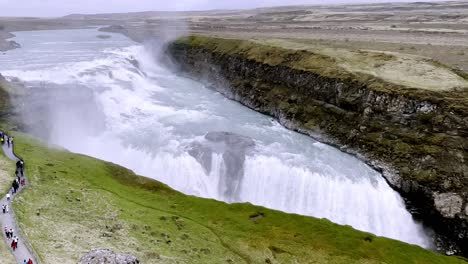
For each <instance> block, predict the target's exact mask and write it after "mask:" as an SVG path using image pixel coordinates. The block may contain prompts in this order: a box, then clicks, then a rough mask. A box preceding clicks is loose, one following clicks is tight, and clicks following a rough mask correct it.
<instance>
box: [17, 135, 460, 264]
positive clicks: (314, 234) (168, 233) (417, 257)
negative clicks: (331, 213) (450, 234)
mask: <svg viewBox="0 0 468 264" xmlns="http://www.w3.org/2000/svg"><path fill="white" fill-rule="evenodd" d="M14 136H15V142H16V147H17V149H16V150H17V153H18V154H19V155H21V156H22V157H23V158H24V159H25V160H26V165H27V171H28V175H29V177H30V181H31V183H32V184H31V188H28V189H27V190H26V191H24V192H22V193H21V194H20V196H19V198H18V199H17V200H16V201H15V205H14V206H15V209H16V210H17V216H18V218H19V221H20V223H21V227H22V228H23V230H24V233H25V234H26V235H27V237H28V239H29V240H30V242H31V244H32V245H33V247H34V248H35V250H36V251H37V252H38V254H39V256H40V258H41V259H42V261H43V262H44V263H76V261H77V260H78V259H79V257H80V256H81V255H83V254H84V253H85V252H86V251H88V250H90V249H92V248H96V247H105V248H111V249H114V250H116V251H117V252H122V253H124V252H125V253H131V254H134V255H136V256H138V257H139V258H140V259H141V260H142V261H143V263H465V262H464V261H463V260H461V259H459V258H455V257H445V256H441V255H438V254H435V253H432V252H430V251H427V250H424V249H421V248H419V247H417V246H412V245H407V244H405V243H401V242H398V241H394V240H390V239H386V238H381V237H376V236H374V235H371V234H368V233H364V232H359V231H356V230H354V229H352V228H351V227H348V226H339V225H336V224H333V223H331V222H329V221H327V220H321V219H315V218H311V217H305V216H299V215H291V214H286V213H282V212H278V211H273V210H268V209H265V208H262V207H257V206H253V205H250V204H232V205H229V204H225V203H222V202H218V201H214V200H209V199H201V198H196V197H191V196H186V195H183V194H181V193H178V192H176V191H174V190H172V189H170V188H168V187H167V186H165V185H163V184H161V183H159V182H156V181H153V180H150V179H147V178H143V177H139V176H136V175H135V174H133V173H132V172H131V171H129V170H126V169H124V168H122V167H119V166H117V165H114V164H111V163H107V162H103V161H99V160H96V159H93V158H90V157H86V156H82V155H77V154H73V153H69V152H66V151H63V150H60V149H51V148H48V147H46V146H45V145H43V144H41V143H39V142H38V141H36V140H35V139H32V138H30V137H28V136H26V135H23V134H19V133H16V134H14Z"/></svg>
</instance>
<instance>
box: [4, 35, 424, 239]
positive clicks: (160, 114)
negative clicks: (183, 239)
mask: <svg viewBox="0 0 468 264" xmlns="http://www.w3.org/2000/svg"><path fill="white" fill-rule="evenodd" d="M97 34H98V33H97V31H94V30H73V31H41V32H20V33H18V34H17V38H16V39H15V40H16V41H18V42H19V43H20V44H22V46H23V48H22V49H20V50H15V51H11V52H8V53H7V54H6V55H5V56H3V57H2V58H0V65H1V66H0V71H1V72H2V74H3V75H5V76H6V77H7V78H8V79H10V80H14V79H17V80H20V81H21V82H23V83H24V85H25V86H26V89H29V91H30V92H31V93H39V94H40V97H39V98H40V99H37V97H36V99H35V100H34V101H32V102H29V103H28V104H27V105H25V106H23V107H24V108H23V114H24V118H25V120H41V123H42V126H39V124H37V123H36V124H33V125H32V126H31V131H32V132H33V133H36V134H42V135H43V136H45V137H47V138H48V139H49V140H50V141H51V142H52V143H54V144H58V145H61V146H63V147H65V148H67V149H70V150H71V151H74V152H79V153H84V154H87V155H91V156H94V157H98V158H102V159H105V160H109V161H112V162H115V163H118V164H121V165H123V166H126V167H128V168H130V169H132V170H134V171H135V172H137V173H138V174H142V175H145V176H148V177H152V178H154V179H157V180H160V181H161V182H164V183H166V184H168V185H170V186H171V187H173V188H175V189H177V190H179V191H182V192H184V193H187V194H193V195H197V196H201V197H207V198H214V199H218V200H223V201H227V202H251V203H254V204H258V205H263V206H266V207H269V208H273V209H278V210H282V211H286V212H291V213H298V214H304V215H310V216H315V217H324V218H328V219H330V220H332V221H334V222H337V223H340V224H348V225H351V226H353V227H355V228H356V229H360V230H364V231H368V232H372V233H375V234H377V235H382V236H387V237H390V238H395V239H399V240H402V241H405V242H409V243H413V244H418V245H421V246H424V247H429V246H430V242H429V239H428V238H427V236H426V235H425V233H424V231H423V230H422V227H421V226H420V225H419V224H417V223H415V222H414V220H413V219H412V216H411V215H410V213H409V212H408V211H407V210H406V208H405V205H404V202H403V201H402V199H401V197H400V196H399V195H398V194H397V193H396V192H395V191H393V190H392V189H391V188H390V187H389V186H388V184H387V183H386V182H385V181H384V179H383V178H382V177H381V175H380V174H379V173H377V172H376V171H374V170H372V169H371V168H370V167H368V166H367V165H365V164H364V163H363V162H361V161H360V160H358V159H356V158H354V157H352V156H350V155H348V154H345V153H342V152H340V151H339V150H337V149H335V148H332V147H330V146H327V145H325V144H321V143H319V142H316V141H314V140H312V139H311V138H309V137H306V136H304V135H301V134H298V133H295V132H292V131H289V130H287V129H285V128H283V127H282V126H281V125H279V124H278V122H276V121H274V120H272V119H271V118H269V117H267V116H264V115H261V114H259V113H257V112H254V111H252V110H250V109H248V108H246V107H243V106H241V105H240V104H238V103H236V102H233V101H230V100H228V99H226V98H225V97H223V96H222V95H221V94H219V93H217V92H214V91H213V90H210V89H208V88H207V87H206V86H205V85H203V83H200V82H196V81H193V80H190V79H187V78H184V77H181V76H178V75H176V74H174V73H173V72H171V71H169V70H168V69H166V68H165V67H164V66H163V65H161V64H160V63H158V62H156V61H155V60H153V58H154V56H155V54H152V53H151V52H148V50H145V49H144V47H142V46H139V45H136V44H135V43H133V42H131V41H130V40H128V39H126V38H124V37H122V36H119V35H114V34H113V35H112V37H111V38H110V39H99V38H96V35H97ZM68 40H71V41H68ZM25 58H28V60H29V61H30V62H31V63H28V64H26V65H25V64H22V63H19V62H20V61H22V60H24V59H25ZM37 109H42V111H35V110H37ZM44 124H45V125H44ZM44 126H45V127H46V128H44ZM220 131H225V132H229V133H228V134H225V136H227V137H228V136H231V137H233V138H234V139H235V138H239V137H241V138H246V139H248V140H249V142H250V141H252V142H253V144H250V143H249V144H248V146H247V147H239V144H240V145H242V144H243V143H242V142H243V141H242V140H240V141H238V140H234V142H232V140H230V139H228V138H221V139H218V140H212V139H211V140H210V137H207V135H209V133H213V132H220ZM231 139H232V138H231ZM194 149H196V150H197V151H195V152H194ZM239 172H242V173H239Z"/></svg>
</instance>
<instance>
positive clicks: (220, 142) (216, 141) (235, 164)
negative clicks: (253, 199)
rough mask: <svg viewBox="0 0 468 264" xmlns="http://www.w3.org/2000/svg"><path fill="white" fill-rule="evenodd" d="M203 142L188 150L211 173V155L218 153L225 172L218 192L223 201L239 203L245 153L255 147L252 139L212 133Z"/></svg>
mask: <svg viewBox="0 0 468 264" xmlns="http://www.w3.org/2000/svg"><path fill="white" fill-rule="evenodd" d="M205 140H206V141H205V142H203V143H201V142H196V143H193V144H192V145H191V146H190V149H189V150H188V152H189V154H190V155H192V156H193V157H194V158H195V159H196V160H197V161H198V162H199V163H200V164H201V165H202V166H203V168H204V169H205V173H206V174H210V172H211V162H212V154H213V153H219V154H220V155H222V157H223V162H224V165H225V168H226V169H225V170H224V172H223V173H222V174H221V177H220V180H219V186H218V188H219V190H220V193H223V195H224V198H225V200H227V201H229V202H234V201H239V199H240V198H239V192H240V185H241V182H242V178H243V176H244V163H245V156H246V153H247V151H249V150H250V149H251V148H253V147H254V146H255V142H254V140H253V139H251V138H248V137H245V136H241V135H238V134H234V133H230V132H223V131H213V132H209V133H207V134H206V135H205Z"/></svg>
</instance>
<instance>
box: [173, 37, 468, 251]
mask: <svg viewBox="0 0 468 264" xmlns="http://www.w3.org/2000/svg"><path fill="white" fill-rule="evenodd" d="M196 38H198V37H191V38H187V39H182V40H178V41H176V42H174V43H172V44H171V45H170V46H169V47H168V53H170V55H171V56H172V58H173V59H174V60H175V61H176V62H177V63H178V65H180V67H181V70H182V71H184V72H187V73H189V74H191V75H192V76H195V77H196V78H200V79H203V80H205V81H208V82H209V83H211V84H212V86H213V88H214V89H216V90H218V91H219V92H221V93H223V94H224V95H225V96H227V97H229V98H231V99H233V100H236V101H239V102H241V103H242V104H244V105H246V106H248V107H250V108H252V109H254V110H256V111H259V112H261V113H264V114H268V115H271V116H273V117H275V118H277V119H278V120H279V121H280V122H281V123H282V124H283V125H284V126H286V127H288V128H290V129H293V130H296V131H298V132H301V133H304V134H308V135H310V136H313V137H315V138H317V139H318V140H321V141H323V142H326V143H329V144H332V145H335V146H338V147H340V148H341V149H343V150H345V151H347V152H350V153H353V154H356V155H357V156H358V157H360V158H361V159H363V160H365V161H366V162H367V163H368V164H370V165H371V166H373V167H374V168H376V169H377V170H379V171H381V172H382V174H383V175H384V177H385V178H386V179H387V181H388V182H389V183H390V185H391V186H393V187H394V188H395V189H396V190H398V191H399V192H400V193H401V194H402V196H403V197H405V198H406V200H407V201H408V204H410V205H411V206H412V207H414V208H415V209H416V210H415V214H414V215H415V216H416V217H418V218H420V219H422V220H423V221H424V223H425V224H426V225H428V226H430V227H432V228H433V229H434V230H435V231H436V233H438V234H439V235H440V236H441V237H443V239H439V241H441V240H443V241H445V242H447V243H448V244H449V245H445V246H446V248H447V247H449V246H450V248H455V249H456V250H455V251H457V253H458V254H460V252H462V253H461V254H464V255H465V256H466V255H468V242H467V241H468V216H467V214H466V213H465V211H466V210H467V209H465V208H466V207H467V206H468V152H467V150H468V91H466V90H458V91H456V90H454V91H446V92H439V91H429V90H422V89H411V88H407V87H403V86H398V85H395V84H390V83H386V82H384V81H382V80H378V79H376V78H373V77H371V76H356V75H353V74H345V73H341V72H338V73H336V74H335V73H333V69H322V70H321V71H319V70H314V69H307V68H304V67H303V68H300V67H294V65H295V64H294V63H292V62H294V61H306V60H305V59H304V56H309V55H310V54H308V52H307V51H302V50H300V51H291V50H286V49H284V50H281V49H280V48H277V47H275V48H272V47H268V46H263V45H260V44H257V43H252V42H248V41H240V40H219V39H215V38H212V39H209V40H206V39H207V38H204V41H197V39H196ZM223 45H224V46H223ZM315 57H317V56H315ZM330 72H331V73H330Z"/></svg>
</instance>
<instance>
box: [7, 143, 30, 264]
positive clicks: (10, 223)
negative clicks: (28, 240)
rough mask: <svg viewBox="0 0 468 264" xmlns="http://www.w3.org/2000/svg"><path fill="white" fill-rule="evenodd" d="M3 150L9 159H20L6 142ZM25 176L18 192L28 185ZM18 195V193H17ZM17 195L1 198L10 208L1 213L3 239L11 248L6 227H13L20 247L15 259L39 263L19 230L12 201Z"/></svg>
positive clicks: (19, 262)
mask: <svg viewBox="0 0 468 264" xmlns="http://www.w3.org/2000/svg"><path fill="white" fill-rule="evenodd" d="M2 148H3V152H4V153H5V155H6V156H7V157H8V158H9V159H12V160H14V161H15V162H16V161H18V160H19V158H18V157H17V156H16V155H15V153H14V151H13V146H8V145H7V144H4V145H3V147H2ZM24 177H25V183H26V184H25V185H24V186H21V187H20V188H19V190H18V192H17V194H18V193H19V192H21V191H22V190H23V189H24V188H25V187H26V186H27V185H28V182H27V180H26V174H25V175H24ZM15 195H16V194H15ZM15 195H13V196H12V197H11V199H10V201H7V198H6V196H4V197H3V198H2V199H1V200H0V204H2V205H3V204H8V209H9V212H8V213H6V214H2V213H0V222H1V223H2V230H1V231H2V234H3V239H4V241H5V243H6V244H7V246H8V247H9V248H10V249H11V246H10V245H11V239H10V240H8V239H7V238H6V236H5V232H4V228H5V226H7V227H8V228H13V230H14V235H16V236H17V237H18V248H17V249H16V250H15V251H12V253H13V255H14V256H15V259H16V262H17V263H18V264H23V261H24V260H25V259H26V261H27V260H28V259H29V258H31V259H32V260H33V262H34V263H38V262H37V258H36V257H35V256H34V254H33V252H31V251H30V249H29V248H28V247H27V246H26V245H25V240H24V239H25V237H24V236H23V234H22V232H21V231H20V230H19V228H18V224H17V222H16V218H15V214H14V211H13V206H12V202H13V200H14V198H15Z"/></svg>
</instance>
